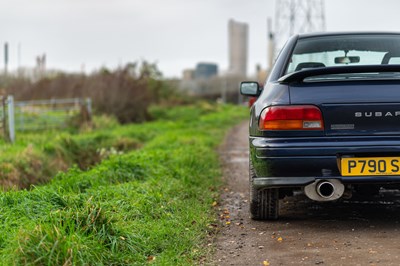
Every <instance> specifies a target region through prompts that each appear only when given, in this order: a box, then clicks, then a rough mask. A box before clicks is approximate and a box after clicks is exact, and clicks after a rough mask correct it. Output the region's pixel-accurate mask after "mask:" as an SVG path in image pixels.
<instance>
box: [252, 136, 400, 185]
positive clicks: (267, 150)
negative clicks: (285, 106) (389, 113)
mask: <svg viewBox="0 0 400 266" xmlns="http://www.w3.org/2000/svg"><path fill="white" fill-rule="evenodd" d="M342 156H354V157H365V156H400V137H394V136H392V137H388V136H373V137H313V138H264V137H250V159H251V161H252V164H253V166H254V170H255V172H256V175H257V178H255V179H254V180H253V184H254V185H255V186H257V187H282V186H294V187H296V186H305V185H308V184H310V183H312V182H314V181H316V180H318V179H328V178H335V179H339V180H341V181H342V182H343V183H349V184H355V183H382V184H383V183H400V176H342V175H341V174H340V170H339V163H340V158H341V157H342Z"/></svg>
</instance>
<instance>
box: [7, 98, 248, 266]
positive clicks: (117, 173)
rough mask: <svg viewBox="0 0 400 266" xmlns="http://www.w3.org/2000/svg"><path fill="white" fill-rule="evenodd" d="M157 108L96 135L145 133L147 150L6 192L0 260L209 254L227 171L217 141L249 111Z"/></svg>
mask: <svg viewBox="0 0 400 266" xmlns="http://www.w3.org/2000/svg"><path fill="white" fill-rule="evenodd" d="M203 105H204V104H203ZM153 111H156V112H157V115H158V116H159V117H162V118H163V119H160V120H158V121H156V122H151V123H146V124H141V125H129V126H120V127H117V128H115V129H113V130H108V131H107V130H105V131H103V132H96V133H91V134H94V135H93V136H102V137H103V138H105V139H108V137H109V136H111V137H110V138H114V137H116V136H119V137H121V136H122V137H123V138H126V139H133V140H135V141H137V140H139V141H140V143H142V146H141V148H140V149H136V150H133V151H131V152H125V153H124V154H115V155H112V156H110V157H109V158H108V159H106V160H103V161H102V162H101V163H99V164H97V165H96V166H94V167H93V168H91V169H89V170H87V171H83V170H81V169H79V168H78V167H74V168H72V169H70V170H68V171H67V172H65V173H60V174H58V175H57V176H56V177H55V178H54V179H52V180H51V182H49V183H48V184H46V185H42V186H38V187H36V188H34V189H32V190H30V191H27V190H21V191H8V192H3V193H1V194H0V262H1V265H143V264H147V263H151V264H154V265H191V264H196V263H197V262H199V261H200V260H201V259H202V258H204V257H205V256H206V255H207V252H208V251H209V250H208V248H206V245H205V243H206V242H207V238H208V237H209V235H210V234H212V233H213V229H210V228H209V227H210V223H213V222H214V218H215V216H214V213H213V211H212V202H213V201H214V200H215V199H216V198H217V197H218V194H217V192H216V191H217V190H216V187H217V186H218V185H219V184H220V178H219V177H220V174H221V173H220V168H219V167H220V166H219V161H218V157H217V154H216V152H215V148H216V147H217V146H218V145H219V144H220V143H221V141H222V139H223V137H224V135H225V134H226V132H227V130H228V129H229V128H230V127H231V126H233V125H234V124H236V123H238V122H240V121H242V120H243V119H244V118H245V117H246V116H247V110H246V109H245V108H242V107H234V106H209V105H204V106H195V107H193V106H192V107H177V108H173V109H171V110H167V111H166V110H162V109H157V110H153ZM100 131H101V130H100ZM89 135H90V134H89ZM82 138H84V139H85V138H89V139H90V137H89V136H86V135H85V136H84V137H82ZM76 141H78V142H79V139H78V140H76ZM43 146H44V147H46V144H45V143H43ZM50 146H52V145H50ZM47 148H48V149H50V151H51V147H50V148H49V147H47Z"/></svg>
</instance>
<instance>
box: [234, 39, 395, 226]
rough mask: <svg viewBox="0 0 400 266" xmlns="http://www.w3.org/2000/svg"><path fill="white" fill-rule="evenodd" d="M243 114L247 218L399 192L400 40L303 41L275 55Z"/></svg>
mask: <svg viewBox="0 0 400 266" xmlns="http://www.w3.org/2000/svg"><path fill="white" fill-rule="evenodd" d="M240 91H241V93H242V94H243V95H246V96H253V97H258V99H257V101H256V102H255V104H254V105H253V106H252V108H251V110H250V125H249V128H250V130H249V142H250V180H249V181H250V212H251V216H252V218H253V219H259V220H273V219H277V218H278V216H279V200H280V199H283V198H284V197H286V196H291V195H293V192H295V191H303V192H304V193H305V195H306V196H308V197H309V198H310V199H312V200H315V201H335V200H339V199H341V198H350V197H351V196H352V195H353V196H354V195H361V196H369V197H372V196H373V195H376V194H379V191H380V189H382V188H399V187H400V33H382V32H368V33H366V32H353V33H324V34H304V35H297V36H293V37H292V38H290V39H289V40H288V41H287V43H286V45H285V46H284V47H283V49H282V50H281V53H280V55H279V56H278V58H277V60H276V62H275V64H274V66H273V68H272V70H271V72H270V74H269V77H268V79H267V82H266V84H265V86H264V88H260V87H259V85H258V83H257V82H251V81H246V82H242V83H241V85H240Z"/></svg>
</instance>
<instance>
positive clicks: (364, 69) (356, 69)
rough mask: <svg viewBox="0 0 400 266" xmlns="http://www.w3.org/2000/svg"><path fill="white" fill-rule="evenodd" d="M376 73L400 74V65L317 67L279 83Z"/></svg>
mask: <svg viewBox="0 0 400 266" xmlns="http://www.w3.org/2000/svg"><path fill="white" fill-rule="evenodd" d="M375 72H400V65H364V66H339V67H338V66H334V67H316V68H310V69H305V70H300V71H296V72H293V73H290V74H287V75H285V76H283V77H281V78H280V79H278V82H279V83H292V82H302V81H303V80H304V79H305V78H308V77H314V76H320V75H330V74H346V73H375Z"/></svg>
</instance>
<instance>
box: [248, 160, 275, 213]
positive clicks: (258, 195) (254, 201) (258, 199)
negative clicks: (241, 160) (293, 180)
mask: <svg viewBox="0 0 400 266" xmlns="http://www.w3.org/2000/svg"><path fill="white" fill-rule="evenodd" d="M254 178H257V176H256V174H255V172H254V168H253V166H252V164H251V163H250V214H251V218H252V219H255V220H276V219H278V216H279V189H278V188H268V189H257V188H255V187H254V185H253V179H254Z"/></svg>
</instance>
